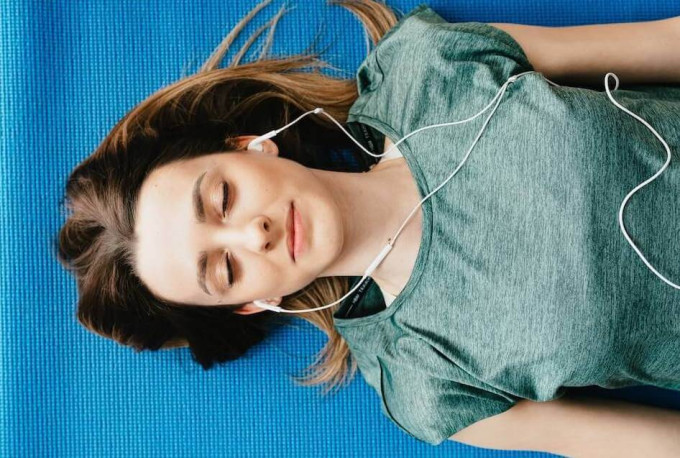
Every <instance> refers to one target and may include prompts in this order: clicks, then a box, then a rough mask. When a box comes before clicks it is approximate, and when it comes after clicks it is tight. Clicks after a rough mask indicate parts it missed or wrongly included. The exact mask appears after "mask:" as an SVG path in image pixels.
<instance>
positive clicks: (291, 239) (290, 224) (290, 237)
mask: <svg viewBox="0 0 680 458" xmlns="http://www.w3.org/2000/svg"><path fill="white" fill-rule="evenodd" d="M294 215H295V213H294V210H293V202H291V203H290V208H289V209H288V218H287V219H286V229H287V237H286V244H287V245H288V254H289V255H290V259H292V260H293V262H295V251H294V248H295V216H294Z"/></svg>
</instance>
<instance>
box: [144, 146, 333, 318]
mask: <svg viewBox="0 0 680 458" xmlns="http://www.w3.org/2000/svg"><path fill="white" fill-rule="evenodd" d="M253 138H255V137H254V136H247V137H245V136H244V137H239V144H240V146H241V147H245V145H247V143H248V142H249V141H250V140H252V139H253ZM262 145H263V147H264V152H259V151H253V150H248V151H247V152H227V153H221V154H211V155H206V156H200V157H196V158H193V159H190V160H185V161H177V162H173V163H171V164H166V165H164V166H162V167H160V168H158V169H155V170H154V171H153V172H152V173H151V174H150V175H149V176H148V177H147V178H146V179H145V180H144V183H143V184H142V188H141V190H140V195H139V199H138V202H137V207H136V213H135V220H136V226H135V233H136V235H137V237H138V242H139V243H138V245H137V253H136V254H137V265H136V268H137V271H138V273H139V275H140V278H141V279H142V281H143V282H144V283H145V285H146V286H147V287H148V288H149V289H150V290H151V292H152V293H153V294H155V295H156V296H158V297H160V298H162V299H166V300H171V301H176V302H182V303H189V304H195V305H206V306H210V305H224V304H244V303H249V302H251V301H253V300H255V299H269V298H280V297H281V296H285V295H288V294H291V293H294V292H296V291H298V290H300V289H302V288H303V287H305V286H306V285H308V284H309V283H311V282H312V281H313V280H315V279H316V278H317V277H318V276H319V274H320V272H322V271H323V270H324V269H325V268H326V267H327V266H328V265H329V264H331V263H332V262H333V260H334V259H335V258H336V257H337V256H338V255H339V254H340V251H341V248H342V243H343V233H342V224H341V212H340V209H339V207H338V206H337V204H336V202H335V200H334V199H333V196H332V194H331V193H330V191H329V189H328V188H327V187H326V186H325V185H324V183H323V182H322V181H320V180H319V179H318V178H317V176H316V175H314V174H313V173H312V172H311V170H310V169H309V168H307V167H305V166H302V165H300V164H298V163H296V162H294V161H292V160H288V159H284V158H280V157H278V148H277V147H276V145H275V144H274V143H273V142H272V141H270V140H266V141H265V142H264V143H262ZM225 186H226V189H225ZM225 191H226V196H225ZM225 197H226V199H227V203H226V212H225V213H224V215H223V213H222V210H223V200H224V198H225ZM199 200H200V201H201V202H202V206H201V204H199V203H198V202H197V201H199ZM291 206H292V207H294V208H295V212H296V213H297V214H298V215H299V216H300V218H301V220H302V229H298V234H297V235H298V236H299V235H302V237H303V241H302V243H301V246H302V251H301V252H300V253H299V254H298V256H297V258H295V259H293V258H292V257H291V254H290V252H289V246H288V236H289V234H290V232H291V231H290V226H288V225H289V224H292V221H293V218H292V215H293V214H292V212H291V208H292V207H291ZM197 207H199V208H197ZM201 207H202V209H201ZM202 255H204V256H202ZM227 258H228V262H229V265H227ZM202 261H204V265H203V266H202V265H201V264H202ZM229 269H231V272H230V271H229ZM202 272H204V273H202ZM230 279H231V280H230ZM230 284H231V286H230ZM240 311H241V312H242V313H253V312H257V311H261V309H259V308H257V307H254V306H252V305H248V306H246V307H244V308H243V309H241V310H240Z"/></svg>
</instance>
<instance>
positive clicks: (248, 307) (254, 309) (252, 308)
mask: <svg viewBox="0 0 680 458" xmlns="http://www.w3.org/2000/svg"><path fill="white" fill-rule="evenodd" d="M264 302H266V303H267V304H269V305H279V304H280V303H281V298H280V297H274V298H271V299H267V300H266V301H264ZM265 310H266V309H263V308H261V307H258V306H257V305H255V304H253V303H252V302H248V303H247V304H245V305H244V306H243V307H241V308H240V309H238V310H234V313H238V314H239V315H251V314H253V313H259V312H264V311H265Z"/></svg>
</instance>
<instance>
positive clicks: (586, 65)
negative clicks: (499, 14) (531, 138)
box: [489, 16, 680, 88]
mask: <svg viewBox="0 0 680 458" xmlns="http://www.w3.org/2000/svg"><path fill="white" fill-rule="evenodd" d="M489 25H491V26H493V27H496V28H499V29H501V30H503V31H505V32H507V33H508V34H510V36H512V37H513V38H514V39H515V41H517V42H518V43H519V44H520V46H521V47H522V49H523V50H524V52H525V54H526V55H527V57H528V58H529V62H531V64H532V65H533V67H534V68H535V69H536V71H537V72H540V73H543V74H544V75H545V77H546V78H548V79H550V80H551V81H554V82H555V83H558V84H565V85H576V86H577V85H590V86H595V87H599V88H601V87H603V84H604V76H605V75H606V74H607V73H608V72H613V73H615V74H616V76H618V77H619V80H620V82H621V86H628V85H631V84H661V83H671V84H673V83H674V84H680V46H678V45H680V16H678V17H673V18H668V19H660V20H656V21H646V22H631V23H621V24H595V25H581V26H571V27H542V26H531V25H520V24H499V23H489ZM611 85H612V87H614V80H613V79H612V80H611Z"/></svg>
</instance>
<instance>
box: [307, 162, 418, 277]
mask: <svg viewBox="0 0 680 458" xmlns="http://www.w3.org/2000/svg"><path fill="white" fill-rule="evenodd" d="M397 162H398V161H387V162H383V163H380V164H378V165H376V166H374V167H373V169H371V170H370V171H369V172H366V173H345V172H330V171H325V170H316V169H314V170H313V172H314V174H316V175H317V176H318V178H319V179H320V180H322V181H323V182H324V183H325V184H326V185H327V186H328V187H329V188H330V189H331V190H332V192H333V196H335V198H336V202H337V205H338V206H339V208H340V210H341V212H342V215H343V235H344V239H343V248H342V251H341V253H340V255H339V256H338V257H337V258H336V260H335V261H334V262H333V263H332V264H331V265H329V266H328V267H327V268H326V270H324V271H323V272H322V273H321V275H319V276H320V277H329V276H362V275H363V273H364V271H365V270H366V269H367V268H368V266H369V264H370V263H371V262H372V261H373V260H374V259H375V257H376V256H377V255H378V253H379V252H380V250H382V248H383V247H384V246H385V244H386V243H387V239H388V238H390V237H392V236H393V235H394V234H395V232H396V231H397V229H399V227H400V226H401V224H402V222H403V221H404V219H405V218H406V217H407V216H408V214H409V213H410V212H411V210H412V209H413V207H414V206H415V205H416V204H417V203H418V201H417V200H416V201H413V199H412V198H409V195H408V193H407V192H405V191H406V188H407V186H401V185H400V184H402V183H403V182H404V180H405V179H406V176H405V174H404V170H405V168H401V169H400V168H399V167H397V166H396V165H397V164H396V163H397ZM406 173H409V172H406ZM414 220H415V216H414V217H413V218H412V219H411V220H409V222H408V223H407V226H406V227H408V226H410V225H411V224H412V223H413V222H414ZM405 231H406V228H405V229H404V232H405ZM404 232H402V234H400V236H399V241H402V242H403V240H402V239H403V238H405V235H404ZM395 248H396V246H395ZM391 255H392V253H390V254H389V255H388V256H387V258H385V259H384V260H383V262H382V263H381V264H380V266H379V267H378V268H377V269H376V271H375V272H374V274H372V275H371V276H372V277H374V278H375V277H376V275H389V273H390V272H395V271H397V270H398V269H399V266H398V265H395V260H394V259H393V260H392V262H389V258H390V256H391ZM395 259H396V258H395ZM396 264H398V262H396Z"/></svg>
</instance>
